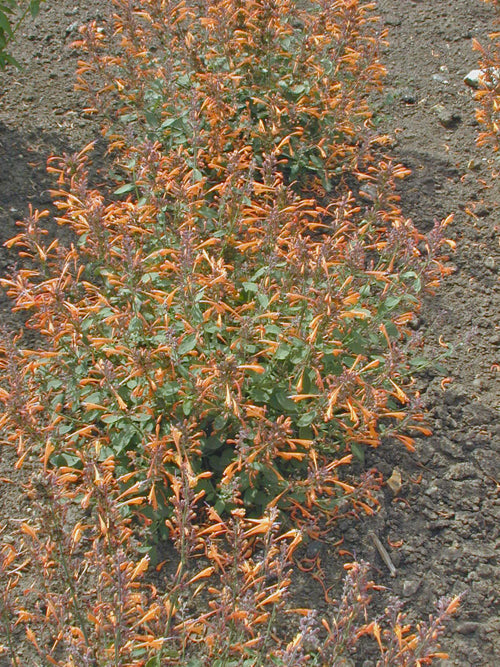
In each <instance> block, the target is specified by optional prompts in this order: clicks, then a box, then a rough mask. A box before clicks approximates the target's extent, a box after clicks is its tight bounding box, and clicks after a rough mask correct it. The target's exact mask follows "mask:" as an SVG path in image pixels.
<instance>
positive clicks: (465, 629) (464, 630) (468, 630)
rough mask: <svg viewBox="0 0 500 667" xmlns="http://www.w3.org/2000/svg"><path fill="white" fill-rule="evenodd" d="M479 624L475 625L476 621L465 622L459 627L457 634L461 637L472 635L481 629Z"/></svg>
mask: <svg viewBox="0 0 500 667" xmlns="http://www.w3.org/2000/svg"><path fill="white" fill-rule="evenodd" d="M479 625H480V624H479V623H474V621H464V622H463V623H459V624H458V625H457V632H459V633H460V634H461V635H472V634H473V633H474V632H476V630H477V629H478V627H479Z"/></svg>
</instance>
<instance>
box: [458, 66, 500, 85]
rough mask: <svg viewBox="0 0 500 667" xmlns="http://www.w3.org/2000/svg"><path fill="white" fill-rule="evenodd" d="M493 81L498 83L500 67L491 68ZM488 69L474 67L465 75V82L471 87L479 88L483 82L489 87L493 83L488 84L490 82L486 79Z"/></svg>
mask: <svg viewBox="0 0 500 667" xmlns="http://www.w3.org/2000/svg"><path fill="white" fill-rule="evenodd" d="M490 73H491V77H492V83H493V84H496V83H497V82H498V79H499V78H500V68H498V67H494V68H492V69H491V70H490ZM485 76H486V71H485V70H482V69H473V70H471V71H470V72H469V73H468V74H467V75H466V76H465V77H464V83H466V84H467V85H468V86H470V87H471V88H479V86H480V85H481V84H483V83H484V84H485V85H486V86H487V87H488V88H491V87H492V84H489V85H488V82H487V81H486V80H485Z"/></svg>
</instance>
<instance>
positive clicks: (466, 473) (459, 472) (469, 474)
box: [445, 461, 477, 480]
mask: <svg viewBox="0 0 500 667" xmlns="http://www.w3.org/2000/svg"><path fill="white" fill-rule="evenodd" d="M474 477H477V472H476V469H475V468H474V466H473V465H472V463H469V461H464V462H463V463H455V465H452V466H451V468H450V469H449V470H448V472H447V473H446V475H445V479H455V480H463V479H472V478H474Z"/></svg>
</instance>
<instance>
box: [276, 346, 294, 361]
mask: <svg viewBox="0 0 500 667" xmlns="http://www.w3.org/2000/svg"><path fill="white" fill-rule="evenodd" d="M290 351H291V347H290V345H287V344H286V343H281V344H280V345H279V347H278V349H277V350H276V352H275V353H274V358H275V359H278V360H279V361H283V359H286V358H287V357H288V356H289V354H290Z"/></svg>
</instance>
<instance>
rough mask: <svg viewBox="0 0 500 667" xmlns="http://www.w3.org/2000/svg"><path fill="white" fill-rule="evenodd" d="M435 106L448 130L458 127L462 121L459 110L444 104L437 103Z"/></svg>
mask: <svg viewBox="0 0 500 667" xmlns="http://www.w3.org/2000/svg"><path fill="white" fill-rule="evenodd" d="M434 108H435V110H436V112H437V117H438V120H439V122H440V123H441V125H442V126H443V127H446V129H448V130H450V129H452V128H454V127H456V126H457V125H458V124H459V123H460V122H461V121H462V116H461V115H460V114H459V113H458V112H457V111H453V110H452V109H447V108H446V107H444V106H443V105H442V104H437V105H436V106H435V107H434Z"/></svg>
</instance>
